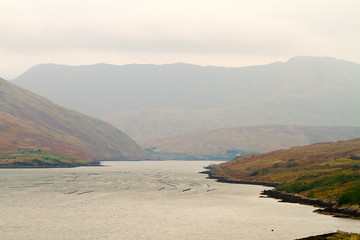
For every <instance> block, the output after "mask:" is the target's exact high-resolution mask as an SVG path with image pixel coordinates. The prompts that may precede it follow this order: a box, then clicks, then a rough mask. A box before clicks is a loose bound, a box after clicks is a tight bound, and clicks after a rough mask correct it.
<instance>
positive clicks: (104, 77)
mask: <svg viewBox="0 0 360 240" xmlns="http://www.w3.org/2000/svg"><path fill="white" fill-rule="evenodd" d="M13 82H14V83H15V84H17V85H19V86H21V87H24V88H26V89H29V90H31V91H33V92H35V93H37V94H40V95H41V96H44V97H46V98H49V99H50V100H51V101H53V102H55V103H57V104H60V105H63V106H65V107H67V108H70V109H74V110H76V111H79V112H82V113H85V114H88V115H91V116H94V117H99V118H101V119H103V120H105V121H107V122H110V123H111V124H113V125H114V126H116V127H118V128H119V129H121V130H123V131H124V132H125V133H127V134H128V135H129V136H131V137H133V138H134V139H135V140H136V141H137V142H145V141H147V140H150V139H155V138H159V137H165V136H169V135H172V134H180V133H185V132H190V131H198V130H213V129H219V128H232V127H242V126H255V125H302V126H360V109H359V107H358V103H359V102H360V95H359V92H360V65H359V64H357V63H353V62H348V61H343V60H338V59H333V58H329V57H295V58H292V59H290V60H288V61H287V62H276V63H271V64H268V65H261V66H250V67H241V68H226V67H212V66H208V67H202V66H197V65H191V64H182V63H177V64H167V65H140V64H130V65H123V66H116V65H108V64H95V65H87V66H65V65H56V64H40V65H36V66H34V67H32V68H30V69H29V70H28V71H26V72H25V73H23V74H22V75H20V76H19V77H17V78H16V79H14V80H13Z"/></svg>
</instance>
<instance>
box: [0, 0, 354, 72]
mask: <svg viewBox="0 0 360 240" xmlns="http://www.w3.org/2000/svg"><path fill="white" fill-rule="evenodd" d="M300 55H301V56H302V55H306V56H329V57H335V58H339V59H345V60H349V61H354V62H357V63H360V1H359V0H0V61H1V64H0V77H3V78H5V79H12V78H15V77H17V76H18V75H20V74H21V73H23V72H24V71H26V70H27V69H28V68H30V67H31V66H33V65H36V64H39V63H58V64H67V65H84V64H94V63H99V62H102V63H111V64H117V65H122V64H129V63H154V64H164V63H175V62H185V63H193V64H199V65H204V66H206V65H216V66H231V67H240V66H246V65H259V64H266V63H270V62H275V61H286V60H287V59H288V58H291V57H293V56H300Z"/></svg>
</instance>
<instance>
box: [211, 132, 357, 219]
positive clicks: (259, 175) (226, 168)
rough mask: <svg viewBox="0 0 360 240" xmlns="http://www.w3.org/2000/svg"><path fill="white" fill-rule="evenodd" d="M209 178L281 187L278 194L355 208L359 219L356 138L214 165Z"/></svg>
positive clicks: (238, 158)
mask: <svg viewBox="0 0 360 240" xmlns="http://www.w3.org/2000/svg"><path fill="white" fill-rule="evenodd" d="M211 174H212V175H213V176H215V177H218V178H223V179H226V180H228V181H238V180H241V181H250V182H254V183H256V182H257V183H264V182H265V183H277V184H278V183H281V184H280V185H278V186H277V187H276V189H277V190H279V191H285V192H288V193H293V194H299V195H301V196H304V197H307V198H312V199H323V202H324V203H326V202H327V203H329V201H330V203H334V204H335V203H336V204H338V205H349V204H350V205H357V206H358V207H357V208H356V207H355V208H354V209H355V210H356V209H357V210H356V211H358V213H356V214H357V215H356V216H358V217H360V138H356V139H351V140H347V141H339V142H330V143H317V144H313V145H308V146H302V147H293V148H290V149H287V150H278V151H273V152H269V153H266V154H259V155H256V154H252V155H246V156H241V157H237V158H235V159H234V160H232V161H229V162H226V163H222V164H219V165H214V166H213V167H212V169H211Z"/></svg>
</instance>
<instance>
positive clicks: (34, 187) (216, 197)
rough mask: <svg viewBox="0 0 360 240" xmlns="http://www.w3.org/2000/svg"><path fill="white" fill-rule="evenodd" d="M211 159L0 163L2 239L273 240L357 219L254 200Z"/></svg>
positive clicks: (358, 228)
mask: <svg viewBox="0 0 360 240" xmlns="http://www.w3.org/2000/svg"><path fill="white" fill-rule="evenodd" d="M210 163H211V162H204V161H196V162H188V161H164V162H103V164H104V165H106V166H104V167H81V168H72V169H1V170H0V239H2V240H5V239H6V240H7V239H16V240H18V239H36V240H39V239H46V240H48V239H55V240H56V239H196V240H199V239H206V240H209V239H276V240H279V239H280V240H281V239H284V240H287V239H289V240H290V239H295V238H300V237H305V236H309V235H314V234H321V233H325V232H331V231H335V230H338V229H339V230H343V231H350V232H360V221H357V220H350V219H340V218H334V217H330V216H324V215H320V214H315V213H312V211H313V210H314V209H315V208H313V207H311V206H304V205H298V204H289V203H278V202H277V200H274V199H269V198H259V193H260V192H261V191H262V190H263V189H266V187H262V186H251V185H239V184H226V183H217V182H215V181H214V180H210V179H206V175H203V174H198V172H199V171H202V170H203V169H202V167H203V166H207V165H209V164H210Z"/></svg>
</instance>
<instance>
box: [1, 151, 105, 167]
mask: <svg viewBox="0 0 360 240" xmlns="http://www.w3.org/2000/svg"><path fill="white" fill-rule="evenodd" d="M91 165H98V163H97V161H95V160H90V159H75V158H70V157H65V156H62V155H58V154H53V153H48V152H41V151H31V152H18V153H2V154H0V167H2V168H14V167H24V168H28V167H75V166H91Z"/></svg>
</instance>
